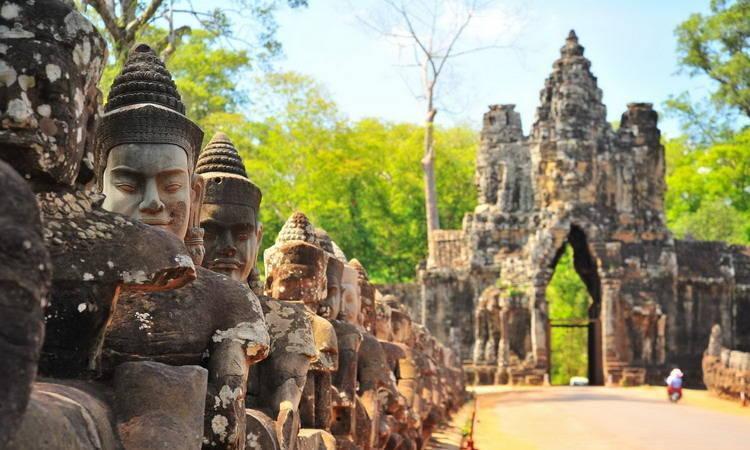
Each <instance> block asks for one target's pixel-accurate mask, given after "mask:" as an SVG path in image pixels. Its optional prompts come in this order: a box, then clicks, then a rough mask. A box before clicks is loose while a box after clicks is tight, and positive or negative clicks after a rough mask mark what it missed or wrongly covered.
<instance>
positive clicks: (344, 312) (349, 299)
mask: <svg viewBox="0 0 750 450" xmlns="http://www.w3.org/2000/svg"><path fill="white" fill-rule="evenodd" d="M341 284H342V287H343V295H342V297H341V313H340V314H339V317H340V318H341V319H342V320H345V321H346V322H349V323H351V324H353V325H363V315H362V299H361V296H360V292H359V280H358V276H357V270H356V269H355V268H354V267H352V266H350V265H349V264H346V265H345V266H344V276H343V278H342V283H341Z"/></svg>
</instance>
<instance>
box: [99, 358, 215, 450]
mask: <svg viewBox="0 0 750 450" xmlns="http://www.w3.org/2000/svg"><path fill="white" fill-rule="evenodd" d="M207 381H208V371H207V370H206V369H204V368H202V367H199V366H179V367H177V366H168V365H166V364H161V363H156V362H138V363H132V362H128V363H123V364H120V365H119V366H118V367H117V369H116V371H115V376H114V387H115V398H116V401H115V410H116V411H117V417H116V419H117V430H118V433H119V435H120V439H121V440H122V443H123V445H124V447H125V448H128V449H130V448H132V449H136V448H137V449H144V450H146V449H167V448H184V449H190V448H192V449H196V448H199V447H200V446H201V444H202V441H203V413H204V406H205V405H204V402H205V399H206V385H207ZM167 446H169V447H167Z"/></svg>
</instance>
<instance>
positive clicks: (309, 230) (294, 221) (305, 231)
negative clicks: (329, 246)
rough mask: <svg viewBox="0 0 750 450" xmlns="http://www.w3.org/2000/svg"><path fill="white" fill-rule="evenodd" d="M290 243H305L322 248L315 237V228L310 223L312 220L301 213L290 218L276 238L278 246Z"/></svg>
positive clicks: (296, 213)
mask: <svg viewBox="0 0 750 450" xmlns="http://www.w3.org/2000/svg"><path fill="white" fill-rule="evenodd" d="M290 241H303V242H308V243H310V244H313V245H315V246H317V247H320V242H318V239H317V237H316V236H315V227H313V224H312V223H310V219H308V218H307V216H306V215H305V214H304V213H301V212H299V211H297V212H295V213H293V214H292V215H291V216H289V218H288V219H287V221H286V222H285V223H284V226H283V227H281V230H280V231H279V235H278V236H277V237H276V244H277V245H278V244H283V243H284V242H290Z"/></svg>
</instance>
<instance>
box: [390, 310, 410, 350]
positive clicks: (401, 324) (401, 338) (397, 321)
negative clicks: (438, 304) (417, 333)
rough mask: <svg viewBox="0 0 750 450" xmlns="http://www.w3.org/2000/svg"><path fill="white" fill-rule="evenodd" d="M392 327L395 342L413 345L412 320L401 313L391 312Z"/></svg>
mask: <svg viewBox="0 0 750 450" xmlns="http://www.w3.org/2000/svg"><path fill="white" fill-rule="evenodd" d="M391 325H392V327H393V340H394V341H396V342H400V343H402V344H407V345H411V344H412V343H413V340H414V339H413V334H412V326H411V319H410V318H409V316H407V315H406V314H404V313H403V312H401V311H396V310H392V311H391Z"/></svg>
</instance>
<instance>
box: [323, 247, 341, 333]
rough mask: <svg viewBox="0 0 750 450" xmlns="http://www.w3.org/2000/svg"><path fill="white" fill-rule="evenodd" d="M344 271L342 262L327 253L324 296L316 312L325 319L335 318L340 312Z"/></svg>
mask: <svg viewBox="0 0 750 450" xmlns="http://www.w3.org/2000/svg"><path fill="white" fill-rule="evenodd" d="M343 272H344V264H343V263H342V262H341V261H339V260H338V259H336V258H334V257H332V256H331V255H330V254H329V255H328V264H327V265H326V298H325V299H324V300H323V301H322V302H321V303H320V306H319V307H318V311H317V314H318V315H319V316H321V317H325V318H326V319H336V318H337V317H338V316H339V313H340V312H341V295H342V291H343V288H342V286H341V276H342V275H343Z"/></svg>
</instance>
